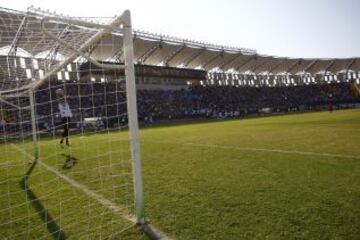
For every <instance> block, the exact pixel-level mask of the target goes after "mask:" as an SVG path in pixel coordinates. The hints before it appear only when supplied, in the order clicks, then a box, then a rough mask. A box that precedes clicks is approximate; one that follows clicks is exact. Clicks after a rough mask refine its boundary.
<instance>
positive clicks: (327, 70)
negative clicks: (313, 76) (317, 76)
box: [324, 59, 336, 74]
mask: <svg viewBox="0 0 360 240" xmlns="http://www.w3.org/2000/svg"><path fill="white" fill-rule="evenodd" d="M335 62H336V59H333V60H332V61H330V63H329V64H328V65H326V67H325V70H324V71H325V74H326V73H327V72H329V69H330V68H331V67H332V66H333V65H334V64H335Z"/></svg>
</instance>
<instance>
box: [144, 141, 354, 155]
mask: <svg viewBox="0 0 360 240" xmlns="http://www.w3.org/2000/svg"><path fill="white" fill-rule="evenodd" d="M144 142H155V143H165V144H166V143H171V144H178V145H185V146H195V147H207V148H222V149H235V150H240V151H258V152H274V153H285V154H298V155H307V156H321V157H332V158H348V159H360V156H356V155H347V154H335V153H321V152H320V153H318V152H308V151H298V150H282V149H268V148H251V147H237V146H224V145H217V144H198V143H176V142H165V141H144Z"/></svg>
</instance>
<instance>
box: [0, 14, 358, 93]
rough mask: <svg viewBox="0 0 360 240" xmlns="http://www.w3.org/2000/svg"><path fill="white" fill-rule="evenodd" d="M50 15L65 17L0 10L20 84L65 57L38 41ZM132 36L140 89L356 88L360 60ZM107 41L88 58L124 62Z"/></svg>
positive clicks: (73, 34) (84, 32)
mask: <svg viewBox="0 0 360 240" xmlns="http://www.w3.org/2000/svg"><path fill="white" fill-rule="evenodd" d="M49 16H50V17H54V16H56V17H57V18H60V19H61V18H69V17H65V16H62V15H57V14H55V13H50V12H46V11H42V10H40V9H35V8H33V7H30V8H29V9H28V11H27V12H21V11H15V10H11V9H5V8H0V21H1V22H0V39H1V41H0V54H1V55H2V57H1V61H2V62H3V63H4V61H9V58H15V60H14V61H15V62H16V63H14V64H15V65H19V66H20V65H22V66H23V67H22V68H23V72H22V74H19V73H18V74H17V79H16V81H18V82H23V81H29V80H36V79H38V78H41V72H42V70H41V66H42V64H41V61H42V60H44V59H45V58H48V57H49V55H54V54H55V55H56V56H55V57H56V58H65V57H68V56H66V52H65V51H64V52H63V51H62V49H61V47H60V46H58V45H56V44H54V43H53V41H52V40H51V39H46V38H44V37H43V38H41V39H40V41H39V39H38V36H37V35H36V33H39V32H41V19H43V18H44V17H49ZM77 20H80V21H82V22H91V23H92V24H98V25H99V26H101V24H102V23H101V22H102V21H105V20H106V19H104V18H102V19H95V18H92V19H80V18H79V19H77ZM59 25H60V26H61V23H60V24H59V23H57V26H59ZM58 28H59V32H58V33H57V34H58V36H60V37H61V38H63V39H64V40H65V41H67V42H69V43H72V42H73V41H78V39H79V38H82V39H86V37H88V35H89V34H88V32H89V30H88V29H86V28H80V27H76V26H71V27H66V26H63V27H58ZM13 36H16V37H15V38H14V37H13ZM133 36H134V61H135V64H136V66H137V69H138V70H137V73H138V74H137V82H138V87H139V88H151V87H155V88H156V87H161V88H179V87H180V88H181V87H186V86H187V85H193V84H194V85H200V84H201V85H223V86H226V85H231V86H253V87H260V86H270V87H275V86H297V85H309V84H322V83H324V84H326V83H341V82H349V81H354V82H356V83H357V84H360V58H359V57H354V58H346V59H338V58H334V59H320V58H318V59H305V58H288V57H275V56H267V55H262V54H259V53H257V52H256V50H253V49H246V48H236V47H228V46H221V45H214V44H209V43H203V42H197V41H191V40H187V39H180V38H175V37H170V36H165V35H158V34H153V33H148V32H144V31H137V30H135V31H134V32H133ZM24 38H25V39H24ZM109 41H111V42H109V44H108V45H103V46H102V47H101V49H100V48H93V49H91V51H90V52H89V53H88V54H89V55H90V56H91V57H92V58H94V59H96V60H98V61H102V62H105V63H114V62H118V63H122V62H123V61H124V56H123V55H124V54H123V52H122V51H121V50H120V51H119V49H120V48H116V46H117V43H118V45H119V46H120V45H121V44H122V41H123V35H122V32H121V30H120V29H119V30H118V31H116V32H113V33H112V37H111V38H109ZM114 46H115V47H114ZM51 57H54V56H51ZM37 61H39V62H40V64H39V63H37ZM80 63H81V61H80V60H79V64H78V63H76V64H73V66H72V67H71V66H70V67H69V68H68V69H64V70H63V71H62V72H60V73H59V74H58V78H59V80H61V79H63V80H74V79H76V78H75V77H71V76H72V73H71V72H77V71H78V70H77V69H78V68H79V67H80ZM7 64H8V63H7ZM34 65H36V66H34ZM2 66H6V64H2ZM0 71H1V73H0V75H1V81H2V83H1V84H2V86H3V87H2V90H4V89H5V88H6V83H5V81H8V79H9V77H8V75H9V73H8V69H4V68H2V69H0ZM74 76H75V75H74ZM9 80H10V81H11V79H9ZM92 80H94V81H101V80H102V78H101V76H99V77H98V76H96V75H94V77H93V79H92ZM14 81H15V80H14ZM22 84H23V83H22Z"/></svg>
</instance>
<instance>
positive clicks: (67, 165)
mask: <svg viewBox="0 0 360 240" xmlns="http://www.w3.org/2000/svg"><path fill="white" fill-rule="evenodd" d="M61 155H62V156H64V157H65V162H64V164H63V166H62V169H71V168H72V167H73V166H75V164H77V163H78V161H79V159H77V158H76V157H74V156H72V155H70V154H64V153H63V154H61Z"/></svg>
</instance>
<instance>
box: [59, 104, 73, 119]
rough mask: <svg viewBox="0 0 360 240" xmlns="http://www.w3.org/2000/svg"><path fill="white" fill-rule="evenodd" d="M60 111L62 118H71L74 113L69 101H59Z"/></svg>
mask: <svg viewBox="0 0 360 240" xmlns="http://www.w3.org/2000/svg"><path fill="white" fill-rule="evenodd" d="M59 112H60V116H61V118H71V117H72V113H71V110H70V107H69V104H68V103H59Z"/></svg>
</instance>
